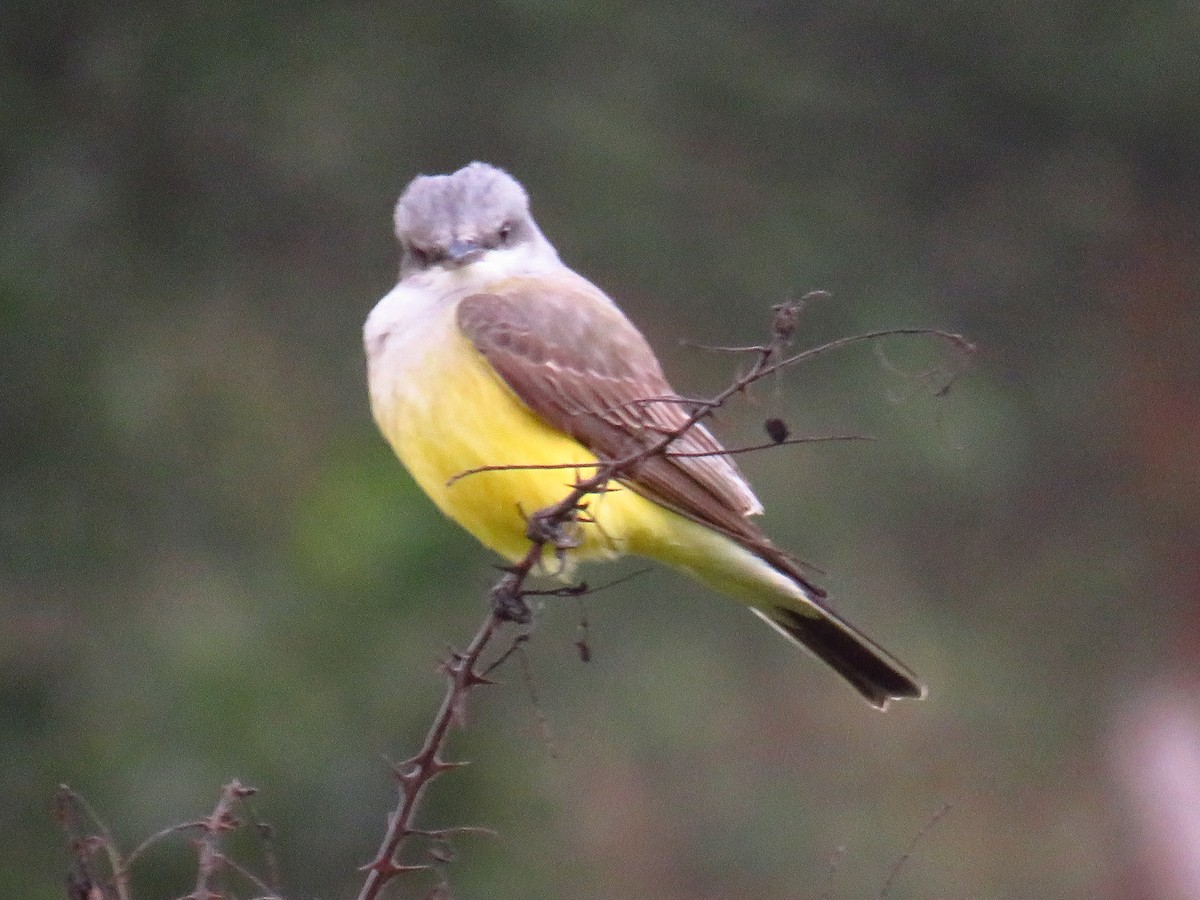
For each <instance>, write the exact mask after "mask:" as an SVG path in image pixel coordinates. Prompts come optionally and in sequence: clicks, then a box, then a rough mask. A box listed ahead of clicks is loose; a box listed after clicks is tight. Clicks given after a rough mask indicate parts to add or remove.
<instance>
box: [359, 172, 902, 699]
mask: <svg viewBox="0 0 1200 900" xmlns="http://www.w3.org/2000/svg"><path fill="white" fill-rule="evenodd" d="M395 224H396V237H397V239H398V240H399V242H400V251H401V262H400V278H399V283H398V284H397V285H396V287H395V288H394V289H393V290H392V291H391V292H390V293H389V294H387V296H385V297H384V298H383V299H382V300H380V301H379V303H378V304H377V305H376V306H375V308H374V310H372V311H371V314H370V316H369V317H368V318H367V322H366V326H365V328H364V338H365V344H366V353H367V368H368V378H369V382H370V392H371V409H372V412H373V414H374V416H375V421H376V422H377V423H378V425H379V428H380V430H381V431H382V432H383V434H384V436H385V437H386V438H387V440H388V442H389V443H390V444H391V446H392V448H393V449H394V450H395V451H396V454H397V455H398V456H399V457H400V460H401V461H402V462H403V463H404V465H405V466H406V467H407V468H408V471H409V472H410V473H411V474H412V476H413V478H414V479H416V482H417V483H418V484H419V485H420V486H421V487H422V488H423V489H424V491H425V493H427V494H428V495H429V497H430V499H432V500H433V502H434V503H435V504H437V506H438V507H439V508H440V509H441V510H442V512H444V513H445V514H446V515H447V516H449V517H450V518H452V519H454V520H455V521H456V522H458V523H459V524H460V525H462V526H463V527H464V528H465V529H466V530H467V531H469V532H470V533H471V534H473V535H475V537H476V538H478V539H479V540H480V541H481V542H482V543H483V544H485V545H486V546H488V547H490V548H491V549H493V550H495V551H496V552H497V553H499V554H500V555H501V556H504V557H506V558H507V559H509V560H511V561H515V560H518V559H520V558H521V557H523V556H525V555H526V554H527V553H528V552H529V548H530V544H529V539H528V537H527V536H526V519H525V517H526V516H528V515H529V514H531V513H533V512H536V511H537V510H540V509H543V508H545V507H548V506H551V505H553V504H555V503H558V502H559V501H560V500H562V499H563V498H564V497H565V496H566V494H567V492H568V491H569V490H570V487H571V484H570V482H571V480H572V471H571V470H570V469H567V470H564V469H562V468H561V465H562V464H564V463H567V464H574V463H578V464H580V466H581V468H580V469H579V470H578V477H587V476H589V475H591V474H594V473H595V463H596V462H597V460H614V459H619V458H622V456H625V455H628V454H629V453H630V451H631V449H636V448H637V447H639V446H642V447H644V446H647V445H648V444H651V443H653V442H654V441H656V440H660V439H661V437H662V435H663V434H664V433H670V432H671V431H673V430H675V429H678V428H679V427H681V426H682V424H683V423H685V422H686V421H687V418H688V411H687V409H686V408H685V407H684V405H683V404H682V403H681V402H670V400H669V398H672V397H675V396H676V395H675V393H674V391H672V389H671V387H670V385H669V384H668V383H667V381H666V379H665V378H664V377H663V373H662V369H661V367H660V365H659V362H658V359H657V358H656V357H655V355H654V352H653V351H652V350H651V349H650V345H649V344H648V343H647V342H646V339H645V338H644V337H643V336H642V334H641V332H639V331H638V330H637V328H635V327H634V325H633V324H632V323H631V322H630V321H629V320H628V319H627V318H625V316H624V314H623V313H622V312H621V311H620V310H619V309H618V308H617V306H616V304H615V303H613V301H612V300H610V299H609V298H608V296H607V295H606V294H605V293H604V292H603V291H601V290H600V289H599V288H598V287H596V286H595V285H593V284H592V283H591V282H590V281H588V280H587V279H586V278H584V277H582V276H581V275H578V274H576V273H575V272H574V271H572V270H571V269H569V268H568V267H567V266H565V265H564V264H563V263H562V262H561V261H560V260H559V258H558V254H557V252H555V250H554V247H553V246H551V244H550V242H549V241H548V240H546V238H545V236H544V235H543V234H542V232H541V231H540V230H539V229H538V226H537V224H536V223H535V222H534V220H533V218H532V216H531V215H530V212H529V197H528V195H527V194H526V193H525V190H524V188H522V187H521V185H520V184H518V183H517V181H516V180H515V179H514V178H512V176H510V175H509V174H508V173H506V172H504V171H501V170H500V169H497V168H495V167H494V166H490V165H487V164H486V163H479V162H474V163H471V164H470V165H468V166H466V167H464V168H462V169H459V170H458V171H457V172H455V173H453V174H452V175H421V176H418V177H417V178H415V179H413V181H412V182H411V183H410V184H409V185H408V187H407V188H406V189H405V190H404V193H403V194H402V195H401V197H400V200H399V202H398V203H397V204H396V215H395ZM670 450H671V451H674V452H676V453H680V454H684V453H686V454H692V455H687V456H684V455H676V456H670V455H666V454H661V453H660V454H658V455H654V456H651V457H649V458H647V459H645V460H644V461H642V462H640V463H638V464H637V465H636V466H634V467H631V469H630V470H629V471H627V472H625V473H624V474H622V475H621V476H620V477H619V478H618V479H617V482H618V483H617V484H614V485H611V486H610V489H609V490H607V491H606V492H604V493H602V494H598V495H595V496H593V497H591V498H590V499H589V502H588V506H587V516H586V521H584V520H582V519H581V521H580V522H579V523H578V524H577V526H576V528H577V534H576V535H575V536H574V537H575V542H576V543H577V546H573V547H572V548H570V549H568V550H567V551H565V552H566V559H565V562H566V563H567V565H568V567H569V566H570V565H571V564H573V563H574V562H576V561H586V560H594V559H609V558H613V557H616V556H620V555H622V554H626V553H631V554H635V555H638V556H643V557H648V558H650V559H654V560H657V561H659V562H662V563H665V564H667V565H669V566H672V567H674V568H676V569H679V570H681V571H683V572H684V573H686V574H687V575H690V576H691V577H693V578H695V579H697V580H699V581H701V582H703V583H705V584H708V585H710V586H712V587H713V588H715V589H717V590H718V591H721V592H723V593H725V594H728V595H729V596H731V597H733V598H734V599H736V600H739V601H741V602H742V603H745V604H747V605H748V606H749V607H750V608H751V610H752V611H753V612H755V613H757V614H758V615H759V616H760V617H761V618H762V619H764V620H765V621H766V622H768V623H769V624H771V625H772V626H774V627H775V628H776V629H777V630H778V631H779V632H781V633H782V634H784V635H785V636H786V637H788V638H790V639H791V640H793V641H795V642H797V643H799V644H800V645H802V646H804V647H806V648H808V649H809V650H810V651H812V652H813V653H815V654H816V655H817V656H818V657H819V658H821V659H822V660H824V661H825V662H826V663H828V664H829V665H830V666H832V667H833V668H834V669H835V670H836V671H837V672H838V673H839V674H841V675H842V676H843V677H844V678H845V679H846V680H847V681H849V682H850V684H852V685H853V686H854V687H855V688H857V689H858V691H859V692H860V693H861V694H862V695H863V696H864V697H866V699H867V700H868V701H869V702H870V703H871V704H872V705H873V706H876V707H878V708H880V709H883V708H885V707H886V706H887V704H888V702H889V701H890V700H891V699H893V698H900V697H920V696H922V695H923V693H924V690H923V688H922V687H921V685H920V684H919V683H918V682H917V680H916V678H915V677H914V675H913V674H912V673H911V672H910V671H909V670H908V669H907V668H906V667H905V666H904V665H903V664H901V663H900V662H899V661H897V660H896V659H895V658H893V657H892V656H891V655H890V654H889V653H888V652H887V651H885V650H884V649H883V648H882V647H880V646H879V645H878V644H876V643H875V642H874V641H872V640H871V639H870V638H868V637H867V636H866V635H864V634H863V633H862V632H861V631H859V630H858V629H857V628H855V627H854V626H853V625H851V624H850V623H849V622H847V621H846V620H845V619H843V618H842V617H841V616H839V615H838V614H837V613H835V612H834V611H833V610H832V609H830V608H829V606H828V605H827V604H826V602H825V592H824V591H823V590H822V589H821V588H819V587H816V586H815V585H813V584H812V583H811V582H810V581H809V580H808V579H807V578H806V577H805V575H804V573H803V571H802V570H801V568H800V566H799V565H798V564H797V562H796V561H795V560H794V559H793V558H792V557H790V556H788V555H787V554H786V553H784V552H783V551H782V550H780V549H779V548H778V547H776V546H775V545H774V544H772V543H771V541H770V540H769V539H768V538H767V536H766V535H765V534H764V533H763V531H762V530H761V529H760V528H759V527H758V526H757V525H756V524H754V522H753V521H752V520H751V519H750V518H749V517H751V516H754V515H756V514H758V513H761V512H762V505H761V504H760V503H759V501H758V499H757V498H756V497H755V495H754V492H753V491H752V490H751V488H750V486H749V484H747V483H746V480H745V479H744V478H743V477H742V475H741V473H740V472H739V471H738V468H737V466H736V465H735V464H734V462H733V461H732V459H731V458H730V457H729V456H727V455H721V454H722V453H723V451H722V448H721V445H720V444H719V443H718V442H717V440H716V439H715V438H714V437H713V436H712V434H710V433H709V431H708V430H707V429H705V428H704V427H703V426H702V425H699V424H697V425H695V426H693V427H692V428H691V429H689V430H688V431H687V432H686V433H685V434H683V435H682V436H681V437H679V438H678V439H676V440H675V441H674V442H673V443H672V444H671V446H670ZM698 454H709V455H698ZM589 464H591V465H590V467H589ZM497 465H499V466H504V465H512V466H517V467H528V466H557V467H559V468H543V469H536V468H515V469H508V470H502V471H488V472H482V473H478V474H474V475H470V476H469V477H462V478H455V476H460V475H462V474H463V473H464V472H466V471H468V470H472V469H476V468H478V467H481V466H497Z"/></svg>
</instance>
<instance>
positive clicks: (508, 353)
mask: <svg viewBox="0 0 1200 900" xmlns="http://www.w3.org/2000/svg"><path fill="white" fill-rule="evenodd" d="M458 326H459V329H460V330H461V331H462V333H463V334H464V335H466V337H467V338H468V339H469V340H470V341H471V342H472V343H473V344H474V345H475V347H476V348H477V349H478V350H479V352H480V353H482V354H483V356H484V357H485V358H486V359H487V360H488V362H489V363H491V365H492V367H493V368H495V370H496V371H497V372H498V373H499V374H500V376H501V377H502V378H503V379H504V381H505V382H506V383H507V384H508V386H509V387H510V388H512V390H513V392H514V393H515V394H516V395H517V396H518V397H519V398H520V399H521V400H522V401H523V402H524V403H525V404H526V405H527V406H528V407H529V408H530V409H532V410H533V411H534V412H536V413H537V414H538V415H539V416H541V417H542V418H543V419H545V420H546V421H547V422H549V423H550V424H551V425H553V426H554V427H555V428H558V429H561V430H562V431H565V432H567V433H568V434H570V435H571V436H572V437H574V438H575V439H576V440H578V441H579V442H580V443H582V444H583V445H584V446H586V447H587V448H588V449H590V450H591V451H592V452H593V453H595V454H596V455H597V456H599V457H601V458H606V459H617V458H620V457H621V456H625V455H628V454H629V453H630V452H634V451H636V450H637V449H638V448H639V447H644V446H647V445H648V444H650V443H653V442H654V441H656V440H658V439H659V438H660V437H661V436H662V435H663V434H664V433H668V432H670V431H673V430H675V429H677V428H678V427H680V426H681V425H682V424H683V423H685V422H686V421H687V418H688V414H689V412H688V410H687V409H686V408H685V407H684V405H683V404H681V403H676V402H647V401H653V400H655V399H656V398H671V397H675V396H676V395H675V392H674V391H672V390H671V387H670V385H669V384H667V381H666V379H665V378H664V377H663V374H662V369H661V367H660V366H659V364H658V360H657V359H656V358H655V356H654V352H653V351H652V350H651V349H650V346H649V345H648V344H647V343H646V339H645V338H644V337H642V335H641V333H640V332H639V331H638V330H637V329H636V328H635V327H634V326H633V325H632V324H631V323H630V322H629V320H628V319H626V318H625V316H624V315H623V314H622V313H621V312H620V311H619V310H618V309H617V308H616V307H614V306H611V305H610V304H608V303H605V302H603V301H601V300H600V299H599V298H597V297H596V296H594V295H593V294H591V293H590V292H586V293H585V292H584V290H582V289H580V288H579V287H577V286H575V285H574V284H572V283H571V282H568V281H565V280H564V281H558V280H555V281H543V280H539V279H535V278H525V279H514V280H512V281H509V282H507V283H506V284H505V286H504V288H503V289H502V290H499V291H497V292H494V293H488V294H475V295H472V296H469V297H467V298H465V299H464V300H462V301H461V303H460V304H459V307H458ZM671 449H672V450H675V451H676V452H682V453H718V454H719V453H721V452H722V448H721V445H720V443H719V442H718V441H717V439H716V438H714V437H713V436H712V434H710V433H709V431H708V430H707V429H705V428H704V427H703V426H701V425H695V426H693V427H692V428H691V429H690V430H688V432H687V433H686V434H684V435H683V436H682V437H680V438H679V439H677V440H676V441H675V442H673V443H672V445H671ZM622 481H623V482H624V483H626V484H627V485H628V486H629V487H630V488H632V489H633V490H635V491H637V492H638V493H640V494H642V495H643V496H645V497H648V498H649V499H652V500H654V501H655V502H657V503H661V504H663V505H664V506H667V507H670V508H671V509H674V510H676V511H677V512H680V513H682V514H683V515H685V516H688V517H689V518H691V519H694V520H696V521H698V522H701V523H703V524H705V525H708V526H710V527H713V528H716V529H718V530H720V531H722V532H724V533H726V534H728V535H729V536H730V537H732V538H734V539H735V540H737V541H738V542H739V543H742V544H743V545H744V546H747V547H749V548H751V549H754V550H756V551H758V552H760V553H762V554H763V555H764V556H765V557H766V558H767V559H768V561H770V562H771V563H772V564H773V565H775V566H776V567H778V568H781V569H783V570H784V571H786V572H788V573H789V574H791V575H793V576H794V577H797V578H800V579H801V580H802V581H803V580H804V579H803V576H802V575H801V574H800V573H799V571H798V568H797V566H796V564H795V562H794V561H792V560H790V558H788V557H786V554H783V553H782V551H780V550H778V548H776V547H774V545H772V544H771V543H770V541H768V540H767V538H766V537H765V536H764V535H763V533H762V531H761V530H760V529H759V528H758V527H757V526H756V525H755V524H754V523H752V522H750V521H748V520H747V519H746V516H748V515H752V514H755V513H758V512H761V511H762V507H761V505H760V504H759V502H758V499H757V498H756V497H755V496H754V493H753V491H752V490H751V489H750V486H749V485H748V484H747V483H746V481H745V479H744V478H743V477H742V475H741V473H740V472H739V471H738V469H737V466H736V465H734V463H733V462H732V460H730V459H729V457H727V456H720V455H715V456H703V457H694V456H693V457H669V456H662V455H656V456H652V457H649V458H648V459H646V460H644V461H643V462H641V463H639V464H638V466H637V467H636V468H635V469H633V470H632V471H630V472H629V473H628V476H627V477H626V478H623V479H622ZM814 590H815V591H817V592H818V593H819V594H820V593H823V592H821V591H820V590H819V589H816V588H814Z"/></svg>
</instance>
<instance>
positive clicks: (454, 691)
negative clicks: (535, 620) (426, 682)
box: [358, 576, 507, 900]
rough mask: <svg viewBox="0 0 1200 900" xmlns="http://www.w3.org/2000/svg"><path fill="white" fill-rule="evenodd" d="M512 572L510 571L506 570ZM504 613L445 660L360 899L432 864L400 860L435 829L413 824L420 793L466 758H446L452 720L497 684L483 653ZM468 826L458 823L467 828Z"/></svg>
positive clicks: (491, 617)
mask: <svg viewBox="0 0 1200 900" xmlns="http://www.w3.org/2000/svg"><path fill="white" fill-rule="evenodd" d="M506 577H507V576H506ZM503 626H504V619H503V618H501V616H500V615H499V613H498V612H496V611H494V610H493V611H489V612H488V615H487V616H486V618H484V620H483V622H482V624H480V626H479V630H478V631H476V632H475V637H474V638H472V640H471V643H470V644H469V645H468V646H467V649H466V650H464V651H463V652H461V653H453V654H451V656H450V658H449V659H448V660H446V662H445V663H444V664H443V666H442V671H443V672H444V673H445V675H446V681H447V685H446V693H445V695H444V696H443V698H442V705H441V707H440V708H439V709H438V711H437V715H435V716H434V718H433V723H432V724H431V725H430V726H429V731H428V732H426V734H425V741H424V743H423V744H422V745H421V749H420V750H419V751H417V753H416V755H415V756H412V757H410V758H409V759H407V760H405V761H404V762H401V763H397V764H396V765H395V766H393V767H392V771H393V775H394V777H395V779H396V786H397V790H398V792H399V801H398V804H397V806H396V809H395V810H393V812H392V813H391V815H389V816H388V825H387V829H386V831H385V832H384V836H383V841H382V842H381V843H380V845H379V850H378V852H376V854H375V858H374V859H373V860H372V861H371V862H370V863H368V864H367V865H366V866H364V867H363V868H364V869H365V870H366V872H367V877H366V880H365V881H364V882H363V886H362V889H361V890H360V891H359V893H358V898H359V900H374V898H376V897H378V896H379V895H380V891H381V890H382V889H383V887H384V885H386V884H387V883H388V882H389V881H391V880H392V879H393V878H395V877H396V876H397V875H400V874H402V873H404V872H414V871H427V870H428V869H429V868H430V866H429V865H428V864H406V863H402V862H400V861H399V854H400V851H401V850H402V849H403V845H404V843H405V841H406V840H407V839H408V838H410V837H414V836H420V835H428V834H430V832H427V831H420V830H418V829H416V828H414V826H413V821H414V818H415V815H416V811H417V807H418V806H419V804H420V801H421V796H422V794H424V792H425V788H426V787H428V785H429V782H431V781H432V780H433V779H434V778H436V777H437V776H438V775H441V774H442V773H443V772H446V771H448V770H450V769H454V768H457V767H458V766H460V765H462V763H454V762H447V761H445V760H444V759H443V758H442V751H443V749H444V747H445V745H446V738H447V736H448V734H449V732H450V726H451V725H453V724H459V723H461V722H462V717H463V712H464V708H465V705H466V700H467V694H468V693H470V691H471V690H472V689H474V688H476V687H479V686H480V685H484V684H492V683H493V682H492V681H491V679H489V678H488V677H487V675H486V674H484V673H482V672H480V670H479V668H478V666H479V658H480V656H481V655H482V654H483V651H484V650H485V649H486V648H487V646H488V645H489V644H490V643H491V641H492V639H493V638H494V637H495V636H496V634H497V632H498V631H499V630H500V629H501V628H503ZM463 830H465V829H454V831H463ZM438 833H439V834H441V835H443V836H445V835H447V834H450V833H451V830H449V829H446V830H442V831H441V832H438Z"/></svg>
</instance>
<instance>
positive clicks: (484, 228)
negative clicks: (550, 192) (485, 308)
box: [396, 162, 557, 277]
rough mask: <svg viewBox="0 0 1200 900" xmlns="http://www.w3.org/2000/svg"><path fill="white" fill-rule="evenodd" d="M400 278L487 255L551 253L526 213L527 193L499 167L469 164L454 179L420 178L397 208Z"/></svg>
mask: <svg viewBox="0 0 1200 900" xmlns="http://www.w3.org/2000/svg"><path fill="white" fill-rule="evenodd" d="M396 239H397V240H398V241H399V242H400V250H401V254H402V255H401V260H400V275H401V277H404V276H406V275H409V274H412V273H414V272H418V271H422V270H425V269H431V268H433V267H435V266H441V267H443V268H447V269H454V268H461V267H463V266H466V265H468V264H470V263H472V262H475V261H476V260H478V259H480V258H481V257H483V256H484V255H485V254H487V253H489V252H491V251H517V252H532V253H548V254H549V255H550V258H552V259H556V258H557V257H556V256H555V254H554V249H553V248H552V247H551V246H550V244H549V242H547V241H546V239H545V237H543V236H542V233H541V232H540V231H539V230H538V227H537V225H536V224H535V223H534V221H533V217H532V216H531V215H530V214H529V195H528V194H526V193H525V189H524V188H523V187H521V185H520V184H519V183H518V182H517V180H516V179H515V178H513V177H512V176H511V175H509V174H508V173H507V172H505V171H503V170H502V169H497V168H496V167H495V166H491V165H488V164H487V163H482V162H473V163H471V164H470V165H467V166H464V167H463V168H461V169H459V170H458V171H457V172H455V173H454V174H452V175H418V176H417V177H416V178H414V179H413V180H412V181H411V182H409V185H408V187H407V188H405V189H404V193H403V194H401V195H400V200H399V202H397V204H396Z"/></svg>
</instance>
